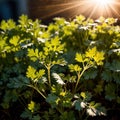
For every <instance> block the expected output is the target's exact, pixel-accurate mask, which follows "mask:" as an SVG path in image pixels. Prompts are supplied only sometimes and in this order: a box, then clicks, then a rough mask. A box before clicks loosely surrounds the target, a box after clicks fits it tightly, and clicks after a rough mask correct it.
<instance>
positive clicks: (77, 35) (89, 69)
mask: <svg viewBox="0 0 120 120" xmlns="http://www.w3.org/2000/svg"><path fill="white" fill-rule="evenodd" d="M115 21H116V20H115V19H114V18H108V19H105V18H103V17H100V18H99V19H98V20H97V21H94V20H92V19H86V18H85V17H84V16H82V15H81V16H77V17H76V18H75V19H74V20H72V21H66V20H65V19H64V18H55V19H54V22H53V23H50V24H49V25H48V26H46V25H43V24H42V22H41V21H40V20H35V21H32V20H31V19H28V17H27V16H24V15H22V16H20V18H19V20H18V23H15V22H14V21H13V20H8V21H4V20H3V21H2V22H1V23H0V105H1V107H0V108H1V111H4V112H3V113H6V111H8V112H7V117H8V118H9V119H13V116H11V115H10V113H9V111H10V110H11V109H12V110H14V109H15V106H18V108H17V109H20V110H19V111H18V112H19V116H17V117H18V118H19V117H21V118H22V119H29V120H83V119H84V120H85V119H86V120H87V119H88V118H89V116H93V117H94V116H97V115H107V111H108V110H110V109H118V108H119V107H120V90H119V87H120V27H119V26H114V23H115ZM18 118H17V119H18Z"/></svg>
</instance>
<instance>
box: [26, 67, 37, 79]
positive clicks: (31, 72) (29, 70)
mask: <svg viewBox="0 0 120 120" xmlns="http://www.w3.org/2000/svg"><path fill="white" fill-rule="evenodd" d="M35 72H36V69H35V68H34V67H32V66H28V68H27V72H26V76H27V77H28V78H31V79H32V80H34V79H35V78H36V74H35Z"/></svg>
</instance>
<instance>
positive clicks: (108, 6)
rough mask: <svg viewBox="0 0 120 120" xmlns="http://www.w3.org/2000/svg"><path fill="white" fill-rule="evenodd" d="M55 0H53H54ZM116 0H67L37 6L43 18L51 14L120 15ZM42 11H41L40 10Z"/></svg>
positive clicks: (70, 15) (118, 3)
mask: <svg viewBox="0 0 120 120" xmlns="http://www.w3.org/2000/svg"><path fill="white" fill-rule="evenodd" d="M54 1H55V0H54ZM56 1H57V0H56ZM117 1H118V0H69V1H67V2H64V0H63V2H61V3H59V0H58V2H57V4H56V2H55V3H54V2H51V3H50V2H49V3H50V4H46V5H45V6H39V7H38V8H37V10H38V12H39V13H41V16H42V18H43V19H46V18H49V17H51V16H59V15H61V16H62V15H63V16H65V17H68V18H69V17H70V18H72V17H75V16H76V15H79V14H83V15H85V16H86V17H91V18H98V17H100V16H103V17H114V16H115V17H120V10H118V8H120V2H117ZM41 11H42V12H41Z"/></svg>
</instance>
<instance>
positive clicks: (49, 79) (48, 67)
mask: <svg viewBox="0 0 120 120" xmlns="http://www.w3.org/2000/svg"><path fill="white" fill-rule="evenodd" d="M50 69H51V66H50V64H48V66H47V72H48V83H49V86H50V87H51V77H50Z"/></svg>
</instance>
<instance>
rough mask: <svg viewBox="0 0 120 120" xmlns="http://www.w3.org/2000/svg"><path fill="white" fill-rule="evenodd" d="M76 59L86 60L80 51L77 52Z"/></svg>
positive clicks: (79, 60) (78, 60)
mask: <svg viewBox="0 0 120 120" xmlns="http://www.w3.org/2000/svg"><path fill="white" fill-rule="evenodd" d="M75 60H76V61H77V62H84V58H83V55H82V54H80V53H76V57H75Z"/></svg>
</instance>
